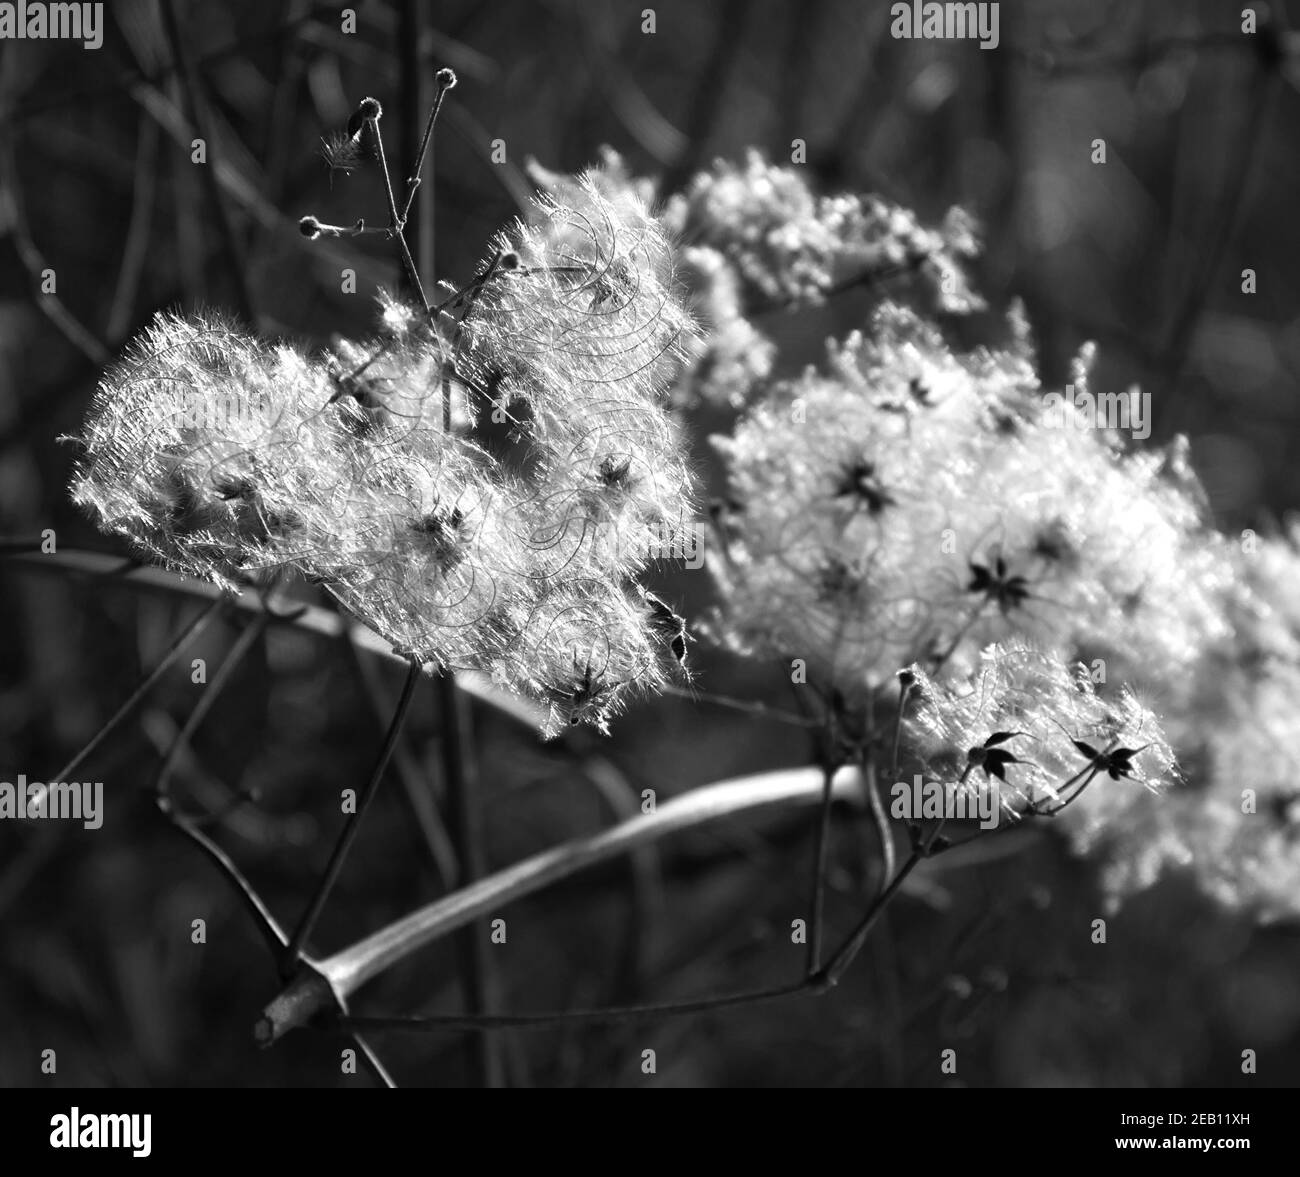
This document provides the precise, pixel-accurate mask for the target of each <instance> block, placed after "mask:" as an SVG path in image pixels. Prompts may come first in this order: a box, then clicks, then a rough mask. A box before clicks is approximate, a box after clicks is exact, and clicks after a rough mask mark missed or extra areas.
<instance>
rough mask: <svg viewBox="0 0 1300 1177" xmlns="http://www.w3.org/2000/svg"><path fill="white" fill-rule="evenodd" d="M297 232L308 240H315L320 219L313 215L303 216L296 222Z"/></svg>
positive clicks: (318, 232) (318, 233) (318, 234)
mask: <svg viewBox="0 0 1300 1177" xmlns="http://www.w3.org/2000/svg"><path fill="white" fill-rule="evenodd" d="M298 232H299V233H301V234H302V235H303V236H304V237H306V238H307V240H308V241H315V240H316V238H317V237H319V236H320V221H318V220H317V219H316V218H315V217H303V218H302V219H301V220H300V221H299V222H298Z"/></svg>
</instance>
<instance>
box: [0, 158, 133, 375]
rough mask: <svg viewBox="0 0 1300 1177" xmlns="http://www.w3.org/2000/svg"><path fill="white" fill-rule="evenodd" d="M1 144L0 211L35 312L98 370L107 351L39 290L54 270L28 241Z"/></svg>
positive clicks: (14, 173) (10, 161) (10, 163)
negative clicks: (29, 286)
mask: <svg viewBox="0 0 1300 1177" xmlns="http://www.w3.org/2000/svg"><path fill="white" fill-rule="evenodd" d="M2 143H3V145H2V146H0V175H3V176H4V177H5V179H4V180H3V181H0V209H3V212H4V216H5V220H6V221H7V222H8V225H9V228H10V230H11V231H12V233H13V239H14V248H15V249H16V250H17V252H18V257H19V259H20V260H21V261H22V264H23V268H24V269H25V270H26V271H27V274H28V277H29V278H30V279H31V281H32V282H33V284H34V285H35V286H36V290H35V291H34V292H33V294H32V301H33V302H34V303H35V304H36V307H37V309H38V310H39V311H40V312H41V313H42V314H43V315H44V316H45V317H46V318H47V319H49V321H50V322H51V323H53V324H54V326H55V327H57V328H58V329H59V331H61V332H62V333H63V336H64V338H65V339H67V341H68V342H69V343H70V344H72V346H73V347H75V348H76V349H77V350H78V351H79V352H81V353H82V355H84V356H85V357H86V358H87V359H88V360H90V362H91V363H93V364H95V365H96V366H97V367H102V366H103V365H104V364H106V363H108V361H109V360H110V359H111V358H112V355H111V353H110V352H109V350H108V348H106V347H105V346H104V344H103V343H101V342H100V340H99V338H98V337H97V336H96V335H95V333H94V332H93V331H91V330H90V329H89V328H88V327H86V326H85V325H84V324H83V323H82V322H81V320H80V319H78V318H77V316H76V315H74V314H73V313H72V312H71V311H70V310H69V309H68V308H67V305H66V304H65V303H64V302H63V300H62V299H60V298H59V296H58V295H57V294H54V293H49V294H47V293H44V292H43V291H41V289H40V287H41V284H42V282H43V278H42V275H43V273H44V272H45V271H46V270H49V271H51V272H52V273H53V272H55V271H54V267H52V266H51V265H50V264H49V262H47V261H46V259H45V256H44V255H43V254H42V253H41V251H40V249H39V248H38V247H37V245H36V241H35V239H34V238H33V237H32V230H31V226H30V225H29V224H28V221H27V210H26V208H25V206H24V204H23V199H22V194H21V192H20V191H19V189H18V167H17V164H16V163H15V162H14V153H13V148H12V145H11V144H10V142H9V139H8V137H7V136H6V137H4V138H3V140H2Z"/></svg>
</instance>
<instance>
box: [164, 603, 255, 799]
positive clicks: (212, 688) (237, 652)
mask: <svg viewBox="0 0 1300 1177" xmlns="http://www.w3.org/2000/svg"><path fill="white" fill-rule="evenodd" d="M270 621H271V615H270V614H269V613H263V614H261V615H260V616H258V617H255V618H253V620H252V621H251V622H250V623H249V624H248V625H246V626H245V627H244V629H243V632H241V633H240V635H239V636H238V637H237V638H236V639H235V641H234V642H233V643H232V645H231V647H230V649H229V650H228V651H227V652H226V656H225V657H224V658H223V659H222V660H221V665H220V666H218V667H217V669H216V672H215V673H214V674H213V676H212V678H211V680H210V681H209V682H208V685H207V689H206V690H205V691H204V692H203V694H202V695H200V696H199V700H198V702H197V703H195V704H194V707H193V708H192V709H191V711H190V713H189V715H187V716H186V717H185V723H184V724H183V725H182V727H181V729H180V731H179V732H177V734H176V738H175V739H174V740H173V741H172V743H171V747H170V748H168V750H167V754H166V756H164V758H163V762H162V767H161V768H160V769H159V770H158V776H157V779H156V781H155V782H154V792H155V794H157V796H158V797H159V798H162V797H166V796H167V795H168V794H169V792H170V789H171V778H172V773H173V772H174V771H175V768H176V761H177V760H178V759H179V757H180V754H181V752H182V750H183V749H185V748H187V747H189V746H190V744H191V742H192V741H193V737H194V733H195V732H196V731H198V729H199V725H200V724H201V723H202V722H203V721H204V719H206V718H207V715H208V712H209V711H211V710H212V708H213V705H214V704H215V703H216V702H217V700H218V699H219V698H220V697H221V692H222V691H224V690H225V688H226V685H227V684H228V683H229V682H230V679H231V678H232V677H233V676H234V673H235V671H236V670H238V669H239V664H240V663H241V662H242V661H243V660H244V657H245V656H246V655H247V654H248V652H249V650H251V649H252V648H253V646H254V644H255V643H256V642H257V640H258V639H259V638H260V637H261V636H262V635H263V634H264V633H265V632H266V629H267V626H268V625H269V624H270Z"/></svg>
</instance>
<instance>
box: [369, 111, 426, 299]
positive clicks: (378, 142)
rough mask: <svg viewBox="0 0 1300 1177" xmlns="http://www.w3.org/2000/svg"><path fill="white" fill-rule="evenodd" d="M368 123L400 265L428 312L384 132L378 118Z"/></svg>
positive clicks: (372, 118)
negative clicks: (408, 240)
mask: <svg viewBox="0 0 1300 1177" xmlns="http://www.w3.org/2000/svg"><path fill="white" fill-rule="evenodd" d="M366 122H367V123H368V124H369V125H370V130H371V132H372V133H373V134H374V136H375V150H376V151H377V152H378V155H379V170H380V171H381V172H382V173H383V176H384V195H385V196H387V198H388V219H389V224H390V226H391V227H392V229H393V236H394V237H395V238H396V239H397V248H398V251H399V252H400V253H401V255H402V265H403V266H404V267H405V268H406V277H407V281H409V282H410V283H411V289H413V290H414V291H415V293H416V294H417V295H418V296H419V299H420V305H421V306H423V307H424V313H425V314H426V315H427V314H429V312H430V310H431V309H432V308H431V307H430V305H429V298H428V295H426V294H425V293H424V284H423V283H422V282H421V281H420V272H419V270H417V269H416V267H415V259H414V258H413V257H412V256H411V247H410V246H409V245H407V244H406V235H405V234H404V233H403V232H402V229H403V228H404V227H405V222H404V221H403V220H402V216H401V214H400V213H399V212H398V211H397V198H396V197H395V196H394V195H393V177H392V175H391V174H390V173H389V170H388V156H387V154H386V153H385V151H384V133H383V131H381V130H380V129H379V118H378V117H373V116H372V117H371V118H368V119H366Z"/></svg>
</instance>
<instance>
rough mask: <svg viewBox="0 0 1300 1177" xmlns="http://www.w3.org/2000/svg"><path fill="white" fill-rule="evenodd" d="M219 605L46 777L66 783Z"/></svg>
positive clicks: (202, 612)
mask: <svg viewBox="0 0 1300 1177" xmlns="http://www.w3.org/2000/svg"><path fill="white" fill-rule="evenodd" d="M41 559H52V557H41ZM223 603H224V599H223V598H221V597H218V598H217V599H216V600H215V601H212V602H210V603H209V604H208V605H207V606H206V608H204V609H202V610H200V612H199V613H198V615H197V616H196V617H195V618H194V620H193V621H191V622H190V623H189V625H187V626H186V627H185V628H184V629H183V630H181V632H180V633H179V634H178V635H177V636H176V638H175V639H174V640H173V641H172V644H171V645H170V646H168V647H167V652H166V653H165V654H164V655H163V656H162V657H161V658H160V659H159V660H158V664H157V665H156V666H155V667H154V668H153V669H152V670H151V671H150V672H149V673H148V674H147V675H145V677H144V678H143V679H141V680H140V683H139V684H138V685H137V686H136V688H135V690H133V691H132V692H131V693H130V695H128V696H127V698H126V701H125V702H124V703H123V704H122V705H121V706H120V707H119V708H118V709H117V710H116V711H114V712H113V714H112V715H111V716H110V717H109V719H108V720H107V721H106V722H105V723H104V725H103V726H102V727H101V728H100V729H99V731H97V732H96V733H95V734H94V735H93V736H92V737H91V738H90V741H89V743H87V744H85V745H83V746H82V749H81V751H80V752H78V753H77V754H76V755H75V756H74V757H73V758H72V759H71V760H69V761H68V763H67V764H65V765H64V766H63V768H62V769H60V770H59V771H58V772H57V773H56V774H55V775H54V776H52V777H50V780H52V781H66V780H67V779H68V778H69V777H70V776H71V775H72V774H73V773H74V772H76V771H77V769H78V768H80V767H81V765H82V763H83V762H84V761H85V759H86V757H88V756H89V755H90V754H91V753H92V752H94V751H95V749H96V748H98V747H99V745H100V744H102V743H103V742H104V740H105V738H106V737H107V736H108V735H109V733H110V732H112V731H113V729H114V728H116V727H117V725H118V724H119V723H121V722H122V720H124V719H125V718H126V717H127V716H128V715H130V714H131V711H132V710H133V709H134V707H135V705H136V704H137V703H139V702H140V700H141V699H143V698H144V697H145V695H147V694H148V693H149V691H150V690H151V689H152V688H153V685H154V684H155V683H156V682H157V681H158V680H159V679H160V678H162V676H163V675H164V674H166V673H167V670H168V668H169V667H170V666H171V665H172V663H173V662H175V661H176V659H177V657H179V655H180V653H181V651H182V650H183V649H185V647H186V646H187V645H188V644H189V642H190V640H191V639H192V638H194V637H195V636H196V635H197V634H199V633H201V632H202V631H203V629H204V628H205V627H206V626H207V624H208V622H210V621H211V620H212V619H213V617H215V616H216V614H217V611H218V610H219V609H220V608H221V606H222V604H223Z"/></svg>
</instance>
